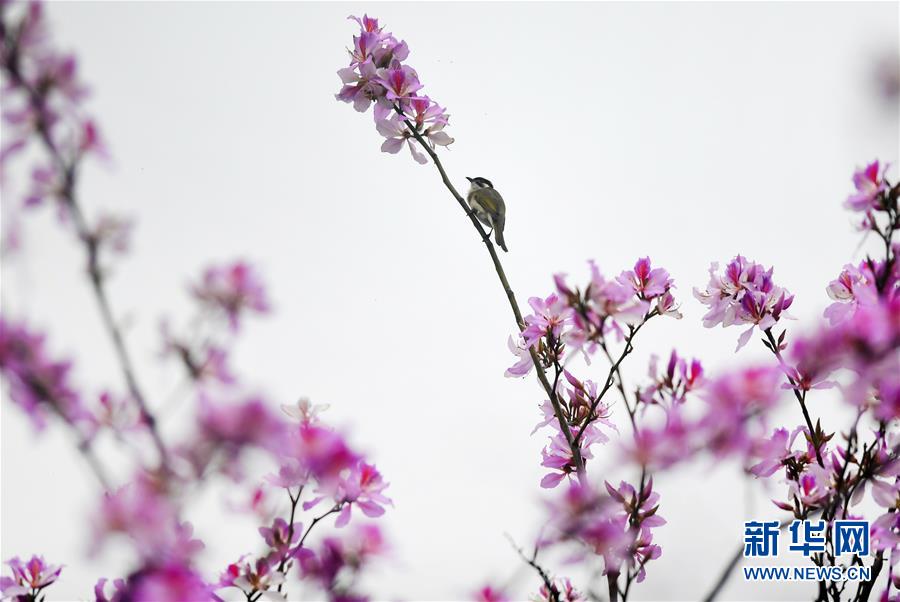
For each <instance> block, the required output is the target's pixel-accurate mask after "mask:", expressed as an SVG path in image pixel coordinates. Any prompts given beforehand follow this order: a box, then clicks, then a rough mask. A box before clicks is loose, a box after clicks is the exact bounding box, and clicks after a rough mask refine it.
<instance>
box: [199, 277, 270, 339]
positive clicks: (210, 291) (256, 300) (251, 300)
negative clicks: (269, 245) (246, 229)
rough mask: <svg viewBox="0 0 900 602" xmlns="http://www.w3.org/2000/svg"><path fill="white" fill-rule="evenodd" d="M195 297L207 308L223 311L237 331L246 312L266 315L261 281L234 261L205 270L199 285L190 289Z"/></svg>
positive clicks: (264, 293) (267, 303) (267, 307)
mask: <svg viewBox="0 0 900 602" xmlns="http://www.w3.org/2000/svg"><path fill="white" fill-rule="evenodd" d="M192 290H193V293H194V296H195V297H196V298H197V299H198V300H200V302H201V303H203V304H204V305H206V306H207V307H209V308H211V309H215V310H220V311H222V312H223V313H224V314H225V315H226V316H227V317H228V321H229V323H230V324H231V328H232V330H237V329H238V327H239V325H240V319H241V316H242V315H243V314H244V313H245V312H247V311H253V312H256V313H260V314H263V313H267V312H268V311H269V301H268V299H267V297H266V292H265V289H264V288H263V285H262V281H261V280H260V279H259V276H258V275H257V273H256V271H255V270H254V269H253V268H252V267H251V266H250V265H248V264H246V263H244V262H242V261H237V262H235V263H232V264H229V265H225V266H215V267H210V268H208V269H207V270H206V271H205V272H204V273H203V280H202V282H200V284H197V285H194V286H193V287H192Z"/></svg>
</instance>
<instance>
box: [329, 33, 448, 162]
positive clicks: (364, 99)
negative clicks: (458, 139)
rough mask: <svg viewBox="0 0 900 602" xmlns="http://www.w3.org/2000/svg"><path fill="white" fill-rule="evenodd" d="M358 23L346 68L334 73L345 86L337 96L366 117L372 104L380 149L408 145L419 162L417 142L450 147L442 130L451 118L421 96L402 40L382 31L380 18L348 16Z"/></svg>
mask: <svg viewBox="0 0 900 602" xmlns="http://www.w3.org/2000/svg"><path fill="white" fill-rule="evenodd" d="M349 18H350V19H352V20H353V21H356V23H357V24H358V25H359V28H360V31H359V35H356V36H353V48H352V49H348V52H349V53H350V66H348V67H344V68H343V69H340V70H339V71H338V76H339V77H340V78H341V81H342V82H343V84H344V85H343V87H342V88H341V90H340V91H339V92H338V93H337V94H336V95H335V97H336V98H337V99H338V100H340V101H343V102H346V103H350V104H352V105H353V108H354V109H356V110H357V111H359V112H360V113H364V112H365V111H367V110H368V109H369V107H370V106H371V105H373V104H374V106H375V108H374V113H375V129H376V130H378V133H379V134H381V135H382V136H384V138H385V141H384V143H383V144H382V145H381V150H382V151H383V152H386V153H398V152H400V149H401V148H402V147H403V143H404V142H406V143H407V145H408V146H409V150H410V153H412V156H413V158H414V159H415V160H416V161H417V162H418V163H423V164H424V163H427V162H428V159H427V158H426V157H425V155H423V154H422V153H421V152H419V150H418V149H417V148H416V143H417V141H416V138H417V137H418V138H419V139H420V140H421V141H422V143H423V144H427V145H428V146H429V147H430V149H432V150H433V149H435V148H436V147H437V146H449V145H450V144H452V143H453V138H451V137H450V136H449V135H447V133H446V132H445V131H444V128H445V127H446V126H447V124H448V123H449V118H450V116H449V115H448V114H447V112H446V109H444V108H443V107H441V106H440V105H439V104H438V103H436V102H435V101H433V100H431V98H429V97H428V96H427V95H424V94H422V88H423V85H422V84H421V83H420V82H419V75H418V73H417V72H416V70H415V69H413V68H412V67H410V66H409V65H407V64H404V61H406V59H407V58H408V57H409V48H408V47H407V45H406V42H403V41H400V40H398V39H397V38H395V37H394V36H393V34H391V33H388V32H385V31H384V29H383V28H382V27H380V26H379V25H378V19H375V18H372V17H369V16H368V15H363V17H362V18H361V19H360V18H359V17H352V16H351V17H349Z"/></svg>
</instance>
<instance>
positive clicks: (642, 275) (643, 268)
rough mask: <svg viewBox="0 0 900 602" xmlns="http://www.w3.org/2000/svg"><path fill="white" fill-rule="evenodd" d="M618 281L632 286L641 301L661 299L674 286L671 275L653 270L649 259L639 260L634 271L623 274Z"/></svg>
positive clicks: (660, 269)
mask: <svg viewBox="0 0 900 602" xmlns="http://www.w3.org/2000/svg"><path fill="white" fill-rule="evenodd" d="M616 280H618V281H619V282H620V283H622V284H625V285H627V286H630V287H631V288H632V289H633V290H634V292H635V293H636V294H637V295H638V297H640V298H641V299H653V298H655V297H659V296H660V295H662V294H663V293H666V292H668V291H669V289H670V288H672V286H673V280H672V279H671V278H670V277H669V273H668V272H667V271H666V270H664V269H662V268H652V267H651V265H650V258H649V257H644V258H642V259H638V260H637V263H635V264H634V269H633V270H626V271H624V272H622V273H621V274H620V275H619V277H618V278H616Z"/></svg>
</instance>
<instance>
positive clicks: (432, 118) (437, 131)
mask: <svg viewBox="0 0 900 602" xmlns="http://www.w3.org/2000/svg"><path fill="white" fill-rule="evenodd" d="M402 107H403V112H404V114H405V115H407V116H408V117H409V118H410V120H411V121H412V123H413V124H414V126H415V128H416V130H417V131H418V132H419V133H421V134H422V136H423V137H424V138H425V139H426V140H428V142H429V143H430V144H431V148H434V147H435V146H449V145H450V144H452V143H453V138H451V137H450V136H449V135H447V133H446V132H445V131H444V127H446V126H447V124H448V123H449V119H450V116H449V115H447V113H446V110H445V109H443V108H442V107H441V106H440V105H438V104H437V103H436V102H434V101H432V100H431V99H430V98H428V97H427V96H413V97H411V98H409V99H408V100H406V101H404V102H403V103H402Z"/></svg>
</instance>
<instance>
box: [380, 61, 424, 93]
mask: <svg viewBox="0 0 900 602" xmlns="http://www.w3.org/2000/svg"><path fill="white" fill-rule="evenodd" d="M378 83H380V84H381V85H382V86H383V87H384V89H385V94H386V96H387V99H388V100H401V99H408V98H410V97H411V96H412V95H413V94H414V93H415V92H417V91H419V90H421V89H422V84H420V83H419V76H418V74H417V73H416V70H415V69H413V68H412V67H409V66H408V65H398V66H396V67H391V68H389V69H379V70H378Z"/></svg>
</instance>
